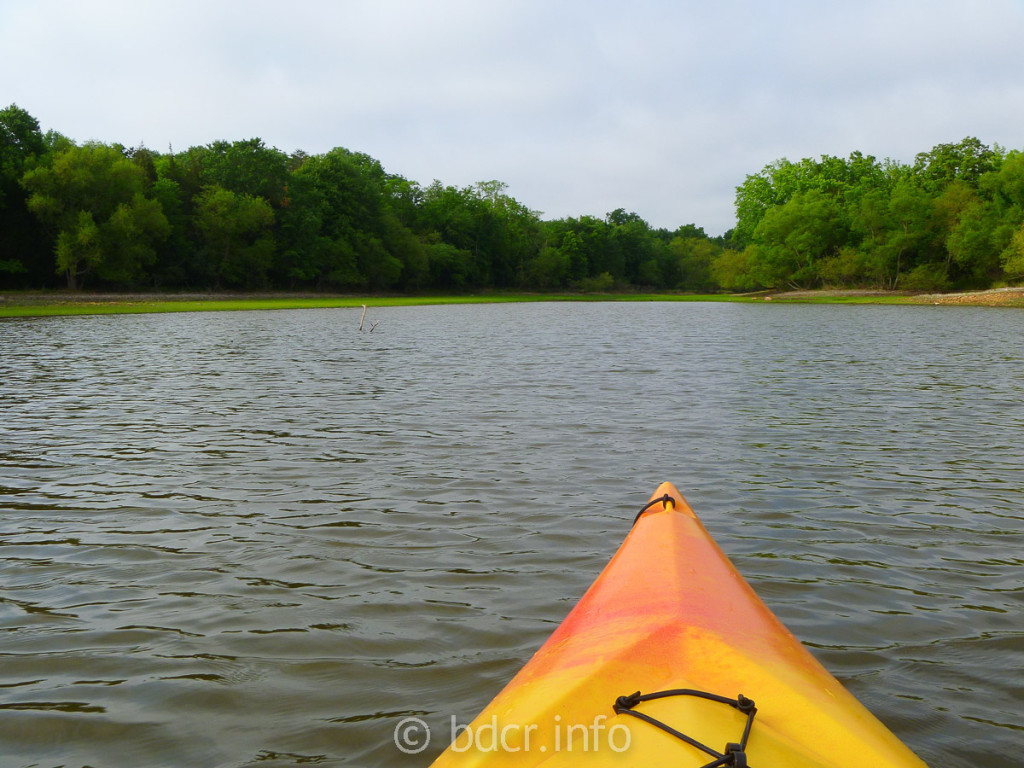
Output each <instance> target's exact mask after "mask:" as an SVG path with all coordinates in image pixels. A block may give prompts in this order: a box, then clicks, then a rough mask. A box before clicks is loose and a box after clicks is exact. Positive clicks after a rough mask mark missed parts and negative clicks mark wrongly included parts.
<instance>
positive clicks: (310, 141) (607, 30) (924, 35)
mask: <svg viewBox="0 0 1024 768" xmlns="http://www.w3.org/2000/svg"><path fill="white" fill-rule="evenodd" d="M1022 32H1024V7H1022V6H1021V4H1019V3H1016V2H1013V0H982V1H980V2H979V1H978V0H973V1H971V0H930V1H929V2H923V1H917V2H915V1H914V0H884V1H879V0H869V1H868V2H860V3H838V2H820V1H812V0H791V1H785V0H782V1H780V2H777V3H764V2H753V0H722V1H721V2H716V3H704V2H696V1H692V2H669V1H668V0H664V1H663V2H655V1H652V0H648V1H640V2H634V3H630V4H622V3H612V2H607V0H602V1H600V2H595V1H594V0H590V1H589V2H588V1H586V0H543V2H538V1H537V0H518V1H514V0H488V2H477V1H476V0H344V1H341V2H332V1H328V0H297V1H293V2H291V3H288V4H281V3H271V2H266V1H265V0H247V1H244V2H243V1H242V0H203V2H197V1H196V0H185V1H183V2H176V3H158V2H155V0H154V1H152V2H150V1H148V0H135V1H134V2H129V1H128V0H104V1H103V2H98V1H97V2H91V3H81V2H76V1H74V0H31V1H30V0H6V2H5V3H3V4H2V5H0V100H3V101H4V103H5V104H6V103H11V102H15V103H17V104H19V105H20V106H22V107H23V108H25V109H27V110H28V111H29V112H30V113H32V114H33V115H34V116H36V117H37V118H38V119H39V120H40V122H41V123H42V124H43V127H44V128H53V129H56V130H59V131H61V132H62V133H65V134H67V135H69V136H71V137H72V138H74V139H76V140H87V139H97V140H102V141H119V142H122V143H125V144H129V145H132V144H137V143H139V142H140V141H144V142H145V143H146V144H147V145H148V146H151V147H153V148H156V149H159V150H164V149H166V147H167V145H168V144H173V145H174V147H175V148H176V149H181V148H185V147H187V146H189V145H194V144H206V143H209V142H211V141H214V140H218V139H227V140H234V139H242V138H249V137H252V136H260V137H261V138H263V139H264V141H266V142H267V143H268V144H271V145H274V146H277V147H279V148H281V149H283V150H285V151H293V150H295V149H303V150H305V151H307V152H324V151H326V150H328V149H330V148H331V147H334V146H345V147H348V148H350V149H353V150H357V151H363V152H367V153H369V154H371V155H373V156H374V157H376V158H377V159H379V160H380V161H381V162H382V163H383V164H384V166H385V167H386V168H387V169H388V170H390V171H392V172H394V173H400V174H402V175H404V176H406V177H408V178H412V179H415V180H418V181H420V182H422V183H429V182H430V181H431V180H433V179H434V178H438V179H440V180H442V181H443V182H445V183H451V184H457V185H464V184H471V183H473V182H475V181H478V180H481V179H490V178H498V179H501V180H504V181H506V182H508V183H509V185H510V191H511V193H512V194H514V195H515V196H516V197H517V198H518V199H519V200H520V201H521V202H523V203H525V204H526V205H529V206H530V207H532V208H535V209H540V210H543V211H544V212H545V214H546V215H547V216H565V215H579V214H583V213H589V214H593V215H598V216H601V215H604V213H606V212H607V211H609V210H612V209H614V208H618V207H622V208H626V209H627V210H634V211H636V212H637V213H639V214H640V215H641V216H643V217H644V218H646V219H648V220H649V221H650V222H651V223H652V224H655V225H657V226H666V227H675V226H677V225H680V224H684V223H689V222H695V223H697V224H698V225H701V226H704V227H705V229H706V230H708V231H709V232H711V233H719V232H722V231H724V230H725V229H726V228H728V227H729V226H731V223H732V200H733V194H734V188H735V187H736V185H738V184H740V183H741V182H742V181H743V178H744V177H745V175H746V174H748V173H754V172H756V171H758V170H759V169H760V168H761V167H762V166H763V165H764V164H765V163H768V162H770V161H772V160H774V159H776V158H779V157H782V156H786V157H789V158H790V159H799V158H800V157H807V156H817V155H820V154H834V155H846V154H849V152H851V151H853V150H861V151H863V152H864V153H866V154H874V155H875V156H877V157H879V158H882V157H893V158H894V159H899V160H903V161H909V160H911V159H912V158H913V155H914V154H915V153H917V152H920V151H926V150H928V149H930V148H931V147H932V146H933V145H934V144H936V143H940V142H947V141H958V140H959V139H961V138H963V137H964V136H966V135H975V136H977V137H978V138H980V139H981V140H982V141H984V142H988V143H992V142H999V143H1001V144H1003V145H1004V146H1008V147H1022V146H1024V141H1022V140H1021V132H1020V128H1019V126H1020V125H1022V124H1024V120H1022V118H1024V99H1022V98H1021V96H1022V90H1024V85H1022V83H1021V81H1020V80H1019V77H1020V75H1019V73H1020V72H1022V71H1024V52H1022V50H1024V47H1022V46H1020V45H1019V42H1018V41H1019V40H1020V39H1021V33H1022Z"/></svg>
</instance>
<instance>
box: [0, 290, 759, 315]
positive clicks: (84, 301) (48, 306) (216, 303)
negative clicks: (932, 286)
mask: <svg viewBox="0 0 1024 768" xmlns="http://www.w3.org/2000/svg"><path fill="white" fill-rule="evenodd" d="M754 300H755V299H754V298H752V297H730V296H723V295H709V296H695V295H679V294H579V293H566V294H537V293H483V294H478V295H463V296H325V295H280V294H275V295H262V294H246V295H238V294H224V295H217V294H213V295H210V294H202V295H196V294H180V295H179V294H174V295H169V294H74V293H65V292H23V293H19V292H11V293H5V294H0V317H46V316H56V315H114V314H118V315H119V314H147V313H157V312H217V311H232V310H233V311H239V310H273V309H324V308H343V307H361V306H362V305H363V304H366V305H367V306H371V307H400V306H425V305H432V304H485V303H509V302H538V301H754Z"/></svg>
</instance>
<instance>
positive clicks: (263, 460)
mask: <svg viewBox="0 0 1024 768" xmlns="http://www.w3.org/2000/svg"><path fill="white" fill-rule="evenodd" d="M359 314H360V310H310V311H288V312H265V313H248V312H240V313H223V314H220V313H218V314H189V315H150V316H122V317H82V318H53V319H41V320H17V321H5V322H0V765H3V766H41V767H49V766H58V765H59V766H68V767H69V768H78V767H79V766H86V765H88V766H92V768H119V767H122V766H124V767H128V766H132V767H135V766H189V767H190V768H191V767H193V766H217V767H220V766H292V765H302V764H314V765H324V766H333V765H346V766H347V765H351V766H392V765H394V766H399V765H403V766H404V765H426V764H428V763H429V762H430V760H431V759H432V758H433V757H434V756H435V755H436V754H437V753H438V752H439V751H440V750H441V749H442V748H443V747H444V745H445V742H446V740H447V735H448V734H447V728H448V724H449V722H450V721H449V718H450V717H451V716H453V715H454V716H457V718H458V719H459V721H460V722H466V721H467V720H468V719H469V718H471V717H472V716H473V715H475V714H476V712H477V711H478V710H479V709H480V708H481V707H482V706H483V705H484V704H486V702H487V701H488V700H489V699H490V698H491V696H493V695H494V693H496V692H497V691H498V689H499V688H500V687H501V686H502V685H503V684H504V683H505V682H506V681H507V680H508V679H509V678H510V677H511V676H512V675H513V674H514V673H515V671H516V670H517V669H518V668H519V667H520V666H521V665H522V664H523V663H524V662H525V661H526V660H527V659H528V658H529V657H530V655H531V654H532V653H533V651H534V650H536V648H537V647H538V646H539V645H540V644H541V643H542V642H543V641H544V639H545V638H546V637H547V635H548V634H549V633H550V632H551V631H552V630H553V629H554V627H555V626H556V625H557V623H558V622H559V621H560V620H561V619H562V618H563V617H564V616H565V614H566V613H567V612H568V611H569V609H570V608H571V607H572V605H573V603H574V602H575V600H576V599H577V598H578V597H579V596H580V595H581V594H582V593H583V591H584V590H585V589H586V588H587V586H588V585H589V584H590V582H591V580H592V579H593V578H594V577H595V576H596V575H597V573H598V572H599V571H600V570H601V568H603V567H604V565H605V563H606V562H607V560H608V558H609V557H610V556H611V554H612V553H613V552H614V551H615V549H616V548H617V547H618V545H619V543H620V542H621V540H622V538H623V536H624V535H625V533H626V532H627V530H628V528H629V525H630V523H631V521H632V518H633V515H634V513H635V511H636V510H637V509H638V508H639V507H640V506H641V505H642V504H643V503H644V502H646V500H647V497H648V495H649V494H650V493H651V492H652V491H653V490H654V488H655V486H656V485H657V484H658V483H659V482H660V481H662V480H671V481H673V482H674V483H675V484H676V485H677V486H679V488H680V489H681V490H682V491H683V493H684V494H685V495H686V496H687V497H688V498H689V500H690V502H691V504H692V505H693V506H694V508H695V509H696V510H697V511H698V513H699V514H700V515H701V516H702V518H703V519H704V521H705V524H706V525H707V527H708V528H709V529H710V530H711V532H712V533H713V534H714V535H715V536H716V538H717V539H718V541H719V543H720V544H721V545H722V547H723V549H724V550H725V551H726V552H727V553H728V554H729V555H730V556H731V557H732V558H733V560H734V562H735V563H736V564H737V566H738V567H739V569H740V571H741V572H742V573H743V574H744V575H745V576H746V577H747V578H748V580H749V581H750V582H751V583H752V584H753V586H754V588H755V589H756V590H757V591H758V592H759V593H760V595H761V596H762V597H763V598H764V599H765V600H766V601H767V602H768V604H769V605H770V606H771V607H772V608H773V610H774V611H775V612H776V613H777V614H778V615H779V617H780V618H781V619H782V620H783V621H784V622H786V623H787V624H788V625H789V626H790V628H791V629H793V631H794V632H795V633H796V634H797V635H798V636H799V637H800V638H801V639H802V640H803V641H804V642H805V643H807V644H808V645H809V646H810V647H811V648H812V650H813V651H814V652H815V654H816V655H817V656H818V657H819V658H820V659H821V660H822V661H823V662H824V664H825V665H826V666H827V667H828V668H829V669H830V670H831V671H832V672H833V673H834V674H835V675H836V676H837V677H839V679H840V680H842V681H843V682H844V683H845V684H846V685H847V686H848V687H849V688H850V689H851V690H852V691H853V692H854V693H855V694H856V695H857V696H858V697H859V698H860V699H861V700H862V701H863V702H864V703H865V704H866V705H867V706H868V707H869V708H870V709H871V710H872V711H874V712H875V713H876V714H877V715H878V716H879V717H880V718H881V719H882V720H883V721H884V722H886V723H887V724H888V725H889V726H890V727H891V728H892V729H893V730H894V731H895V732H896V733H897V735H898V736H899V737H900V738H902V739H903V740H904V741H905V742H906V743H907V744H908V745H909V746H910V747H911V748H913V749H914V750H915V751H916V752H917V753H918V754H919V755H921V757H922V758H924V759H925V760H926V761H927V762H928V763H929V764H930V765H932V766H934V767H935V768H968V767H969V766H970V767H973V766H979V765H993V766H996V765H998V766H1011V765H1021V764H1022V763H1021V758H1020V754H1021V751H1020V747H1021V745H1022V743H1024V718H1022V716H1021V712H1022V711H1024V682H1022V680H1024V676H1022V674H1021V670H1022V669H1024V620H1022V608H1024V512H1022V509H1024V440H1022V436H1024V348H1022V345H1021V342H1022V339H1024V313H1021V312H1017V311H1014V310H1009V311H1005V310H1002V311H1001V310H989V309H969V308H939V307H934V308H933V307H841V306H825V307H818V306H756V305H736V304H585V305H577V304H572V305H570V304H540V305H512V306H466V307H436V308H402V309H397V308H396V309H379V310H372V309H371V311H370V313H369V315H370V316H372V317H373V319H378V320H380V324H379V326H378V327H377V329H376V331H375V332H374V333H372V334H368V333H362V334H360V333H358V332H357V331H356V328H357V326H358V322H359ZM404 717H419V718H421V719H423V720H424V721H425V722H426V723H427V724H428V725H430V727H431V728H432V730H433V740H432V742H431V743H430V744H429V746H427V748H426V749H425V750H424V751H423V752H422V753H420V754H418V755H412V756H410V755H405V754H403V753H402V752H400V751H399V750H398V749H397V747H396V746H395V744H394V742H393V732H394V729H395V726H396V724H397V723H398V722H399V721H400V720H402V719H403V718H404Z"/></svg>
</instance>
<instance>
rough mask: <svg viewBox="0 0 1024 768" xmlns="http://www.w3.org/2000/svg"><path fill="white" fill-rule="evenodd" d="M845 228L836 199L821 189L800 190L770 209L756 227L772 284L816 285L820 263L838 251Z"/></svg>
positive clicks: (757, 238) (764, 266)
mask: <svg viewBox="0 0 1024 768" xmlns="http://www.w3.org/2000/svg"><path fill="white" fill-rule="evenodd" d="M845 229H846V224H845V222H844V220H843V218H842V212H841V210H840V206H839V204H838V202H837V201H836V199H835V198H833V197H830V196H828V195H826V194H824V193H822V192H819V191H817V190H808V191H806V192H798V193H797V194H796V195H794V196H793V197H792V198H790V199H789V200H788V201H787V202H786V203H784V204H783V205H780V206H776V207H773V208H770V209H769V210H768V211H767V212H766V213H765V215H764V217H763V218H762V219H761V222H760V223H759V224H758V225H757V228H756V229H755V230H754V241H755V242H757V243H759V244H760V245H761V246H762V248H761V250H760V252H759V257H760V258H761V259H762V260H763V268H764V272H765V274H766V275H768V276H769V280H770V284H771V285H783V284H790V285H792V286H794V287H805V288H806V287H810V286H812V285H814V284H815V283H816V282H817V281H818V279H819V275H818V272H817V263H818V262H819V261H820V260H822V259H825V258H828V257H830V256H832V255H834V254H835V253H836V251H837V250H838V248H839V246H840V245H841V244H842V243H843V239H844V233H845Z"/></svg>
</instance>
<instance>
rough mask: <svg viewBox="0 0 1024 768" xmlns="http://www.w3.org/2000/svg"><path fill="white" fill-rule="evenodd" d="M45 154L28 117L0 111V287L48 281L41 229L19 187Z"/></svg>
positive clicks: (16, 111)
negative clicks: (32, 167)
mask: <svg viewBox="0 0 1024 768" xmlns="http://www.w3.org/2000/svg"><path fill="white" fill-rule="evenodd" d="M45 151H46V144H45V142H44V139H43V134H42V132H41V131H40V130H39V122H38V121H37V120H36V119H35V118H34V117H32V115H30V114H29V113H28V112H26V111H25V110H23V109H21V108H20V107H18V106H17V105H16V104H11V105H10V106H9V107H7V108H5V109H2V110H0V285H4V284H5V283H6V284H9V285H12V286H13V285H20V284H24V282H23V281H25V280H42V281H45V280H46V279H47V278H48V277H51V275H48V274H47V272H52V260H50V259H47V258H45V256H43V251H44V249H45V245H44V242H45V240H44V235H43V232H42V228H41V226H40V223H39V221H38V220H37V219H36V218H35V217H33V216H32V215H31V213H30V212H29V210H28V205H27V202H28V194H27V192H26V191H25V189H24V188H23V187H22V186H21V184H20V180H21V177H22V175H23V174H24V173H25V171H26V169H28V168H29V167H30V166H31V165H33V164H34V163H35V162H36V161H37V159H38V158H40V157H41V156H42V155H43V154H44V153H45Z"/></svg>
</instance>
